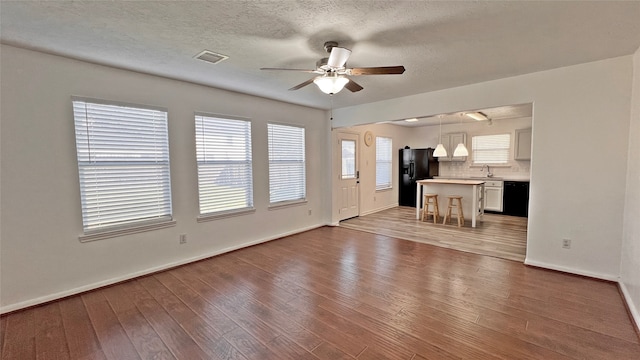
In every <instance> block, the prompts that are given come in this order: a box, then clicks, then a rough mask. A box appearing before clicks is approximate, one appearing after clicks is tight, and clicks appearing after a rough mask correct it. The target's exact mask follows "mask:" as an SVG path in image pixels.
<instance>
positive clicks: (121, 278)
mask: <svg viewBox="0 0 640 360" xmlns="http://www.w3.org/2000/svg"><path fill="white" fill-rule="evenodd" d="M325 225H326V224H320V225H313V226H309V227H306V228H302V229H297V230H294V231H289V232H286V233H282V234H278V235H274V236H270V237H267V238H262V239H258V240H254V241H250V242H246V243H243V244H239V245H236V246H231V247H228V248H224V249H220V250H216V251H212V252H209V253H206V254H202V255H198V256H195V257H191V258H188V259H184V260H179V261H174V262H171V263H167V264H164V265H160V266H154V267H151V268H148V269H144V270H141V271H136V272H134V273H131V274H127V275H124V276H118V277H115V278H111V279H108V280H104V281H98V282H95V283H92V284H88V285H84V286H80V287H77V288H73V289H69V290H65V291H60V292H57V293H54V294H50V295H45V296H41V297H38V298H35V299H29V300H25V301H21V302H18V303H15V304H10V305H6V306H2V307H0V314H5V313H8V312H12V311H16V310H20V309H24V308H28V307H31V306H36V305H40V304H44V303H46V302H49V301H54V300H58V299H62V298H65V297H67V296H72V295H77V294H80V293H83V292H87V291H91V290H95V289H98V288H101V287H104V286H108V285H113V284H116V283H119V282H122V281H126V280H131V279H134V278H137V277H140V276H144V275H149V274H153V273H156V272H160V271H163V270H167V269H170V268H174V267H177V266H181V265H185V264H189V263H192V262H196V261H200V260H204V259H207V258H210V257H213V256H216V255H220V254H224V253H227V252H231V251H235V250H239V249H242V248H245V247H249V246H253V245H257V244H261V243H265V242H268V241H272V240H276V239H280V238H283V237H286V236H289V235H294V234H298V233H301V232H305V231H309V230H313V229H317V228H320V227H323V226H325Z"/></svg>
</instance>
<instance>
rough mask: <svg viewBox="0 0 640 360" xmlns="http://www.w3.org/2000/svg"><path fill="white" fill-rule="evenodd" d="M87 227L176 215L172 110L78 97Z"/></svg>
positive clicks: (78, 144)
mask: <svg viewBox="0 0 640 360" xmlns="http://www.w3.org/2000/svg"><path fill="white" fill-rule="evenodd" d="M73 116H74V120H75V131H76V149H77V155H78V170H79V175H80V195H81V200H82V222H83V225H84V231H85V233H91V232H92V231H95V230H104V229H108V228H111V227H120V226H129V225H131V226H133V225H138V223H143V222H154V221H163V220H170V219H171V181H170V176H169V142H168V133H167V112H166V111H163V110H158V109H151V108H139V107H130V106H123V105H115V104H108V103H94V102H87V101H84V100H78V99H74V100H73Z"/></svg>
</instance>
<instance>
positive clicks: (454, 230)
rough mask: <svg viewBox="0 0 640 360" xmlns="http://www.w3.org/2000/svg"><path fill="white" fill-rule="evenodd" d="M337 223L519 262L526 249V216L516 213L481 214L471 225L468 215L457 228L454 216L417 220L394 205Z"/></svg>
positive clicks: (408, 209) (407, 210)
mask: <svg viewBox="0 0 640 360" xmlns="http://www.w3.org/2000/svg"><path fill="white" fill-rule="evenodd" d="M440 222H442V218H440ZM340 226H342V227H346V228H349V229H354V230H360V231H367V232H371V233H374V234H382V235H387V236H392V237H396V238H400V239H405V240H411V241H417V242H421V243H425V244H431V245H436V246H441V247H446V248H451V249H455V250H460V251H466V252H471V253H474V254H480V255H488V256H495V257H499V258H503V259H509V260H515V261H519V262H524V258H525V254H526V250H527V218H522V217H517V216H505V215H496V214H484V221H478V222H477V224H476V227H475V228H472V227H471V219H466V222H465V225H464V226H463V227H460V228H459V227H458V226H457V224H456V220H455V219H454V220H453V221H452V225H449V224H447V225H442V223H439V224H434V223H433V220H432V219H431V218H429V221H426V220H425V221H420V220H416V209H415V208H412V207H407V206H398V207H394V208H391V209H387V210H383V211H379V212H377V213H373V214H369V215H365V216H360V217H356V218H353V219H348V220H344V221H341V222H340Z"/></svg>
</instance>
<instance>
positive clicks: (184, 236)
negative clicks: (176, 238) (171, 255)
mask: <svg viewBox="0 0 640 360" xmlns="http://www.w3.org/2000/svg"><path fill="white" fill-rule="evenodd" d="M186 243H187V234H180V244H186Z"/></svg>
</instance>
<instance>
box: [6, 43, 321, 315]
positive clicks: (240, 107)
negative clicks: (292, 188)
mask: <svg viewBox="0 0 640 360" xmlns="http://www.w3.org/2000/svg"><path fill="white" fill-rule="evenodd" d="M1 77H2V84H1V96H2V98H1V102H2V109H1V119H2V120H1V121H2V122H1V127H2V132H1V136H2V139H1V142H0V144H1V151H0V155H1V162H2V173H1V177H0V179H1V180H0V181H1V183H2V189H1V196H2V202H1V204H0V209H1V210H0V213H1V222H2V229H1V232H0V235H1V241H2V242H1V252H0V254H1V258H0V262H1V268H0V270H1V271H0V272H1V278H0V281H1V284H2V289H1V290H2V292H1V297H0V304H1V308H0V310H1V311H2V312H6V311H10V310H13V309H17V308H20V307H24V306H28V305H32V304H35V303H38V302H42V301H46V300H50V299H53V298H56V297H59V296H64V295H68V294H71V293H75V292H78V291H81V290H86V289H90V288H92V287H95V286H97V285H101V284H106V283H110V282H113V281H117V280H121V279H125V278H129V277H133V276H135V275H139V274H142V273H145V272H148V271H152V270H154V269H160V268H163V267H166V266H170V265H172V264H179V263H183V262H186V261H189V260H190V259H194V258H200V257H206V256H208V255H211V254H215V253H219V252H222V251H225V250H227V249H232V248H237V247H242V246H244V245H247V244H250V243H253V242H259V241H263V240H267V239H272V238H275V237H279V236H281V235H283V234H288V233H292V232H298V231H300V230H303V229H308V228H312V227H316V226H320V225H323V224H325V223H327V222H328V221H329V219H330V211H329V206H330V200H328V199H326V197H327V196H325V194H328V193H329V191H330V185H327V184H330V177H329V175H328V174H329V173H330V168H329V164H330V155H329V154H330V149H329V144H330V142H331V140H330V136H329V129H330V125H329V123H328V119H327V118H326V114H325V112H324V111H320V110H314V109H310V108H306V107H301V106H296V105H290V104H285V103H282V102H277V101H272V100H267V99H263V98H258V97H253V96H248V95H242V94H238V93H233V92H228V91H223V90H218V89H213V88H208V87H204V86H199V85H194V84H190V83H186V82H180V81H175V80H169V79H165V78H160V77H155V76H149V75H144V74H140V73H135V72H130V71H124V70H118V69H114V68H109V67H104V66H99V65H95V64H90V63H86V62H81V61H76V60H71V59H66V58H62V57H57V56H52V55H47V54H43V53H38V52H33V51H28V50H23V49H18V48H14V47H9V46H2V48H1ZM72 95H78V96H86V97H93V98H99V99H106V100H115V101H121V102H128V103H137V104H148V105H156V106H161V107H165V108H167V109H168V111H169V147H170V156H171V181H172V195H173V212H174V218H175V220H176V221H177V225H176V226H175V227H172V228H168V229H162V230H156V231H151V232H146V233H141V234H134V235H128V236H121V237H117V238H111V239H106V240H100V241H94V242H89V243H80V242H79V240H78V235H80V234H81V233H82V218H81V209H80V191H79V181H78V170H77V163H76V152H75V137H74V127H73V115H72V108H71V98H70V97H71V96H72ZM194 111H204V112H211V113H217V114H229V115H237V116H243V117H248V118H251V119H252V135H253V152H254V203H255V207H256V209H257V210H256V212H255V213H254V214H251V215H244V216H238V217H232V218H227V219H221V220H216V221H210V222H205V223H197V222H196V216H197V215H198V190H197V176H196V160H195V141H194V119H193V116H194ZM268 121H277V122H284V123H291V124H298V125H304V126H305V127H306V131H307V133H306V141H307V145H306V146H307V149H306V150H307V154H308V165H307V199H308V203H307V204H305V205H302V206H293V207H288V208H281V209H278V210H268V209H267V205H268V202H269V191H268V165H267V162H268V158H267V141H266V138H267V132H266V127H267V122H268ZM308 210H311V211H312V215H308ZM183 233H184V234H187V235H188V243H187V244H185V245H179V244H178V236H179V234H183Z"/></svg>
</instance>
